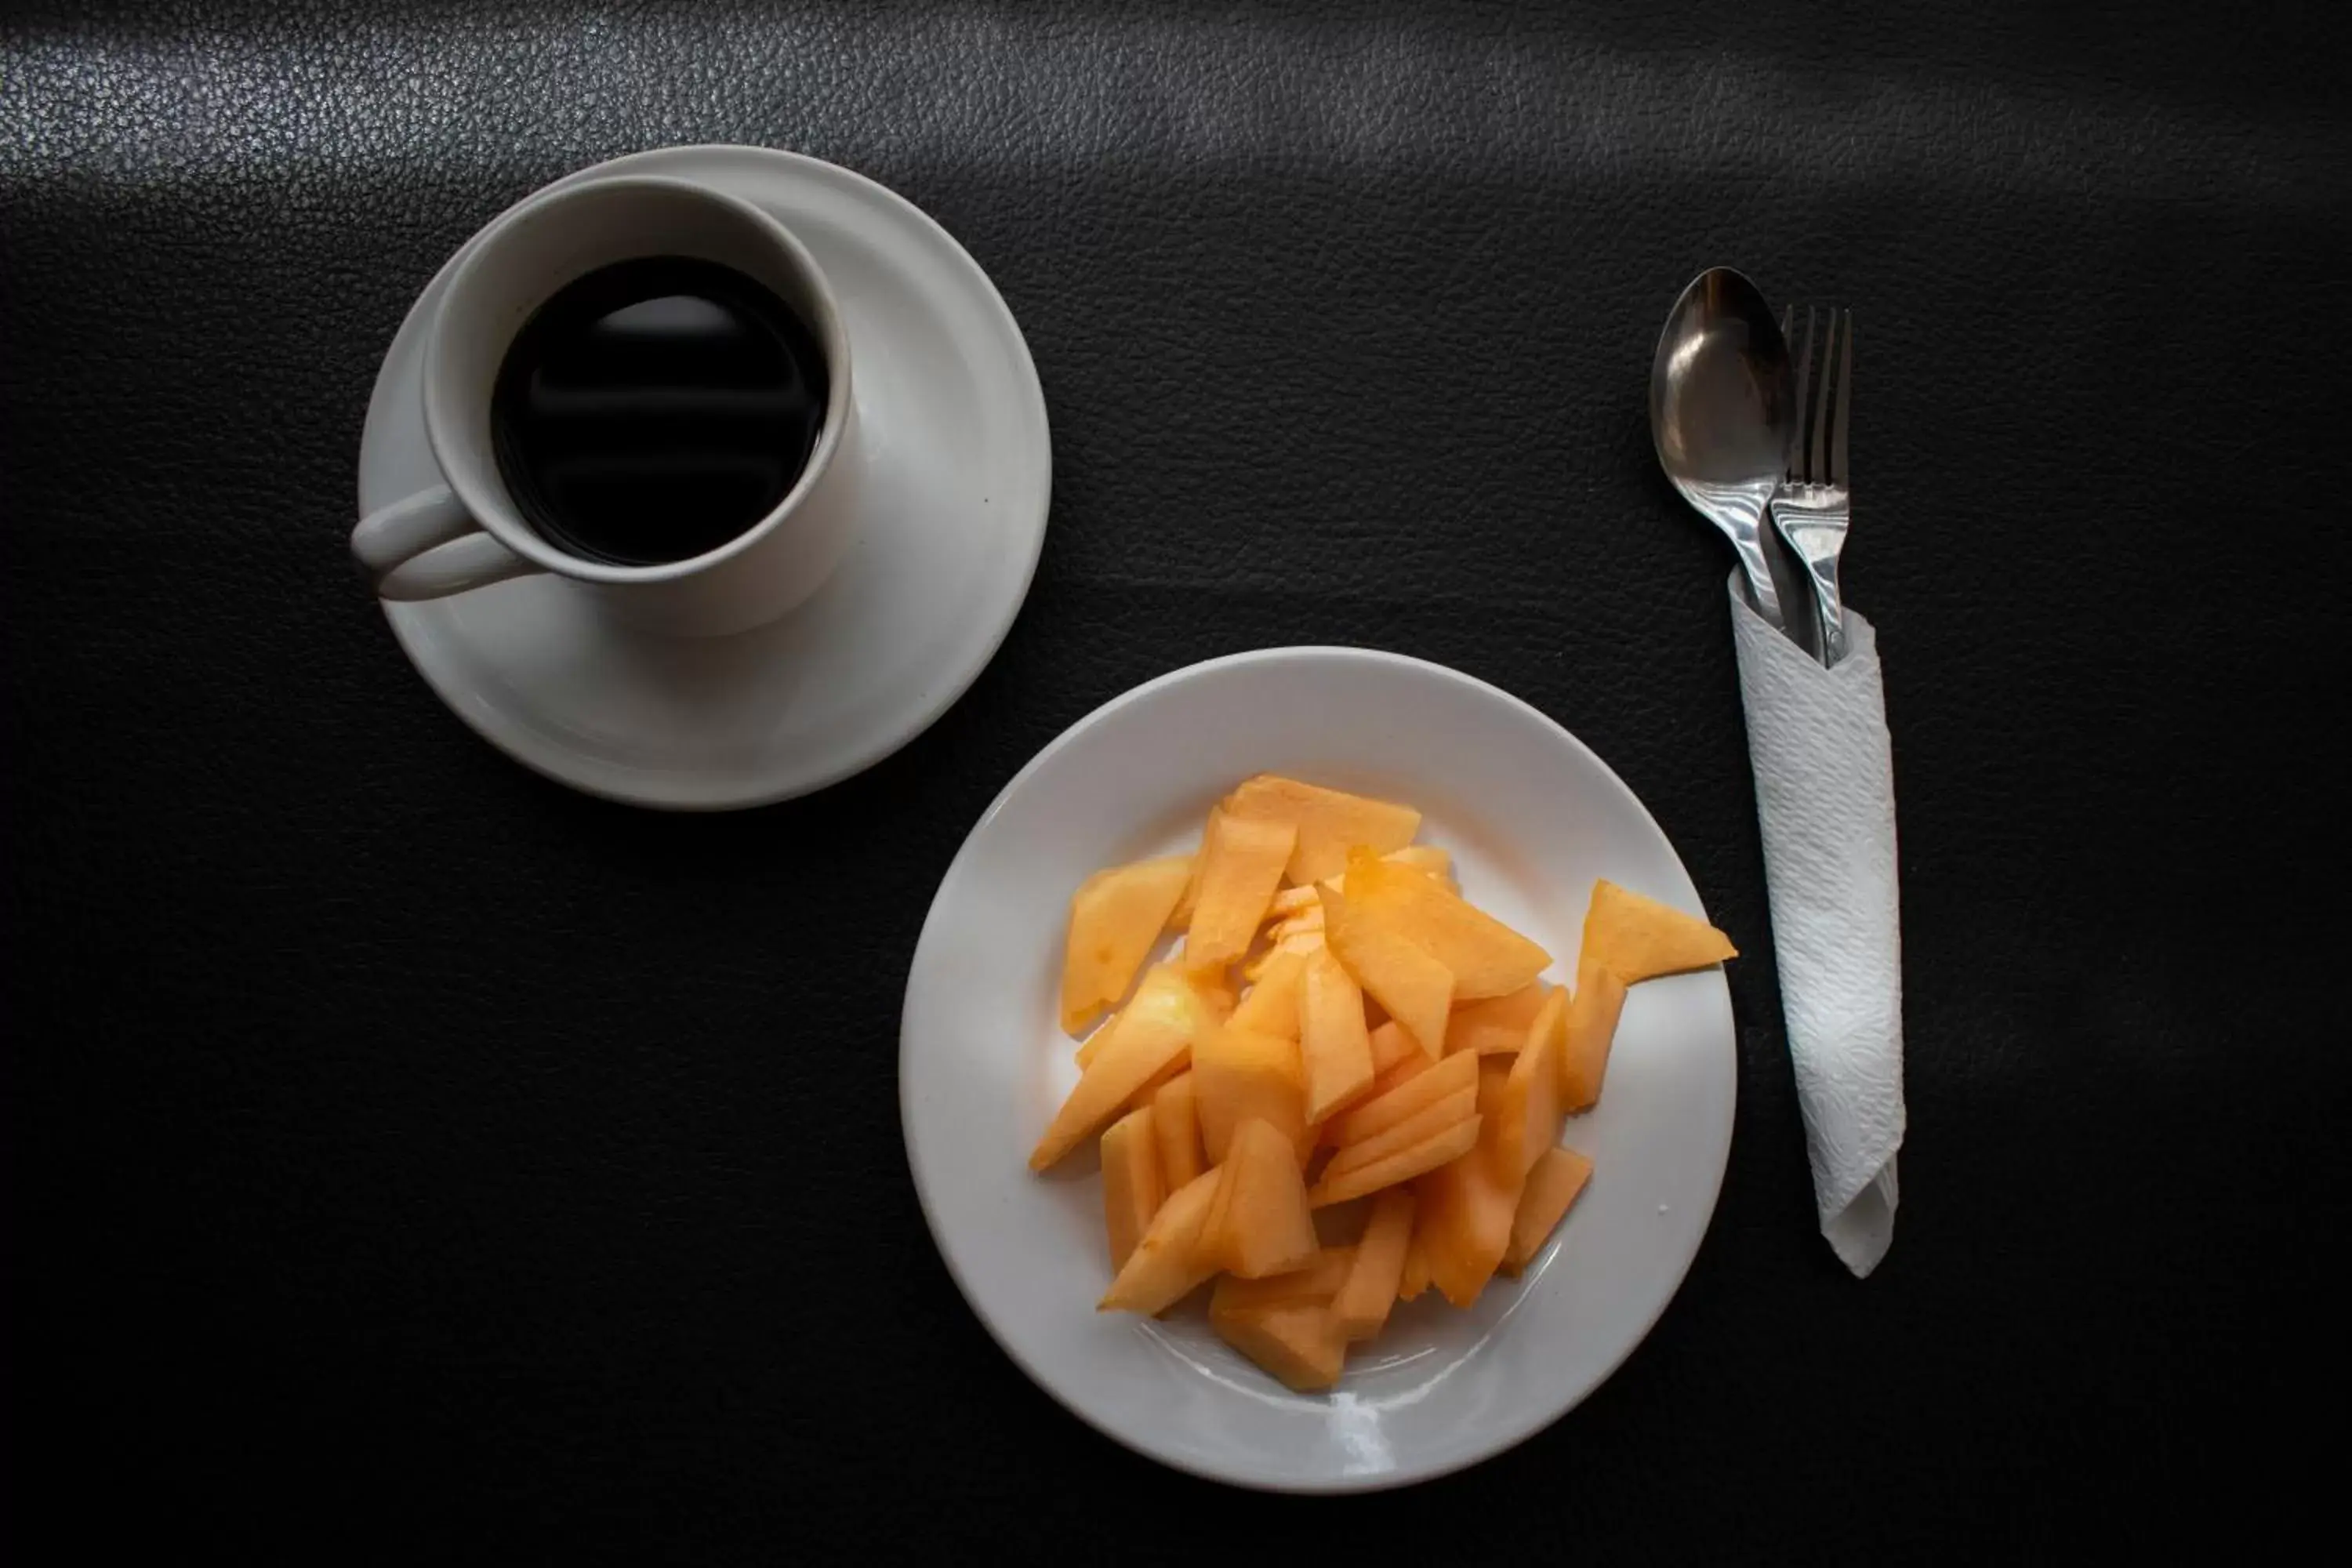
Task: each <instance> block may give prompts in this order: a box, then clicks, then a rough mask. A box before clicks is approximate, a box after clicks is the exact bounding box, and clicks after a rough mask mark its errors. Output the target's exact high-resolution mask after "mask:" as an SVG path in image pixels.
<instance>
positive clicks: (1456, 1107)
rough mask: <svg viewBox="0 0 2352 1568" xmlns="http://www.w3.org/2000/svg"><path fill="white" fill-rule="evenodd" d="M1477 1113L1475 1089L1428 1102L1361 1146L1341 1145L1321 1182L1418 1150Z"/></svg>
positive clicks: (1355, 1144)
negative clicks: (1414, 1149)
mask: <svg viewBox="0 0 2352 1568" xmlns="http://www.w3.org/2000/svg"><path fill="white" fill-rule="evenodd" d="M1477 1113H1478V1090H1477V1089H1476V1087H1475V1085H1465V1086H1464V1087H1463V1088H1462V1089H1458V1090H1456V1091H1455V1092H1454V1093H1452V1094H1448V1095H1444V1096H1442V1097H1441V1098H1439V1099H1437V1100H1432V1101H1430V1102H1429V1103H1428V1104H1427V1105H1424V1106H1423V1107H1422V1108H1421V1109H1420V1110H1416V1111H1414V1112H1413V1113H1412V1115H1410V1116H1408V1117H1406V1118H1405V1119H1404V1120H1403V1121H1399V1122H1395V1123H1393V1124H1392V1125H1391V1126H1388V1127H1384V1128H1382V1129H1381V1131H1378V1132H1375V1133H1373V1134H1372V1135H1371V1136H1370V1137H1369V1138H1366V1139H1365V1140H1364V1141H1363V1142H1360V1143H1346V1144H1342V1145H1340V1147H1339V1150H1338V1152H1335V1153H1334V1154H1333V1155H1332V1156H1331V1163H1329V1164H1328V1165H1326V1166H1324V1167H1323V1180H1324V1181H1327V1182H1336V1181H1338V1180H1339V1179H1340V1178H1341V1177H1343V1176H1348V1175H1351V1174H1353V1173H1355V1172H1357V1171H1360V1170H1362V1169H1363V1168H1364V1167H1365V1166H1367V1165H1372V1164H1377V1163H1380V1162H1381V1161H1382V1160H1385V1159H1387V1158H1388V1157H1389V1156H1390V1155H1391V1154H1396V1153H1401V1152H1403V1151H1405V1150H1407V1149H1412V1148H1415V1147H1418V1146H1419V1145H1420V1144H1422V1143H1424V1142H1428V1141H1429V1140H1430V1139H1432V1138H1434V1137H1436V1136H1437V1135H1438V1134H1439V1133H1441V1132H1443V1131H1445V1130H1446V1129H1447V1128H1449V1127H1451V1126H1453V1125H1454V1123H1455V1122H1457V1121H1468V1120H1469V1119H1470V1118H1471V1117H1473V1116H1475V1115H1476V1114H1477Z"/></svg>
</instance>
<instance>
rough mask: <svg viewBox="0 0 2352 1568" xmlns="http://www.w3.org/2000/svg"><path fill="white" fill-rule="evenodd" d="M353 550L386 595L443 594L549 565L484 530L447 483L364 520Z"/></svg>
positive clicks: (381, 595) (355, 534)
mask: <svg viewBox="0 0 2352 1568" xmlns="http://www.w3.org/2000/svg"><path fill="white" fill-rule="evenodd" d="M352 554H354V555H356V556H358V557H359V558H360V564H361V565H362V566H364V567H366V568H367V569H368V574H369V575H370V576H372V577H373V578H374V579H375V591H376V595H377V596H378V597H379V598H385V599H400V600H406V599H438V598H442V597H445V596H446V595H450V594H462V593H464V592H466V590H467V589H468V588H484V587H488V585H489V584H492V583H503V582H505V581H506V580H507V579H508V578H509V577H520V576H523V575H526V574H530V573H533V572H544V571H546V570H547V568H546V567H544V566H541V565H540V564H538V563H536V562H531V561H526V560H524V559H523V558H522V557H521V556H520V555H517V554H516V553H515V552H513V551H511V550H509V549H508V548H507V547H506V546H505V545H503V544H500V543H499V542H498V541H497V540H495V539H492V538H491V537H490V536H489V535H488V534H487V533H484V532H483V531H482V529H481V525H480V524H479V523H478V522H476V521H474V520H473V518H472V516H471V515H470V514H468V513H467V510H466V506H465V503H464V502H463V501H460V500H458V499H457V497H456V496H455V495H453V494H451V493H450V490H449V487H448V486H446V485H435V486H434V487H433V488H432V489H425V490H419V491H417V492H416V493H415V495H413V496H409V497H407V498H406V499H404V500H396V501H394V502H393V503H392V504H391V505H390V506H387V507H382V508H379V509H378V510H374V511H372V512H370V513H368V514H367V516H365V517H363V518H362V519H360V521H359V526H358V527H357V528H354V529H352Z"/></svg>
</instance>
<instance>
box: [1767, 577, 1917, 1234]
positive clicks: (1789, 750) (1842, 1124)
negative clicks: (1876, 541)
mask: <svg viewBox="0 0 2352 1568" xmlns="http://www.w3.org/2000/svg"><path fill="white" fill-rule="evenodd" d="M1845 621H1846V636H1847V639H1848V645H1849V646H1848V648H1847V652H1846V656H1845V658H1843V659H1841V660H1840V661H1839V662H1838V665H1837V668H1834V669H1823V668H1822V667H1821V666H1820V665H1819V664H1818V663H1816V662H1815V661H1814V660H1813V659H1812V658H1811V656H1810V655H1808V654H1807V653H1806V652H1805V651H1804V650H1803V649H1802V648H1800V647H1798V646H1797V645H1796V644H1794V643H1792V642H1790V640H1789V639H1788V638H1787V637H1783V636H1782V635H1781V634H1780V633H1779V632H1777V631H1775V630H1773V629H1772V627H1771V626H1769V625H1768V624H1767V623H1766V622H1765V620H1764V617H1763V616H1759V615H1758V614H1757V613H1756V611H1755V610H1754V609H1753V608H1751V607H1750V606H1749V605H1748V602H1747V601H1746V600H1745V599H1744V598H1743V597H1742V596H1741V595H1740V592H1739V580H1738V574H1733V578H1732V584H1731V625H1732V636H1733V639H1734V641H1735V642H1736V644H1737V645H1738V649H1739V692H1740V698H1741V700H1742V701H1744V702H1745V703H1746V704H1747V709H1748V762H1749V764H1750V765H1751V766H1752V767H1753V768H1754V769H1755V773H1756V817H1757V822H1758V824H1759V826H1761V827H1762V829H1763V834H1764V879H1765V882H1766V885H1767V887H1768V888H1769V891H1770V893H1771V898H1772V942H1773V946H1774V947H1775V948H1776V949H1777V950H1778V951H1779V953H1780V1006H1781V1012H1782V1016H1784V1018H1785V1020H1786V1021H1787V1024H1788V1026H1789V1055H1790V1057H1791V1058H1794V1060H1795V1062H1796V1067H1797V1100H1798V1103H1799V1105H1800V1106H1801V1108H1802V1110H1803V1111H1804V1117H1805V1148H1806V1152H1807V1154H1808V1155H1809V1157H1810V1158H1811V1162H1812V1166H1813V1202H1814V1205H1815V1206H1816V1207H1817V1208H1818V1209H1819V1211H1820V1214H1821V1222H1822V1236H1824V1237H1827V1238H1828V1240H1829V1244H1830V1247H1832V1249H1833V1250H1834V1251H1835V1252H1836V1253H1837V1255H1838V1257H1839V1258H1841V1259H1843V1261H1844V1263H1845V1266H1846V1267H1847V1268H1851V1269H1853V1271H1854V1273H1855V1274H1856V1275H1858V1276H1859V1275H1867V1274H1868V1273H1869V1272H1870V1271H1871V1270H1872V1269H1874V1268H1877V1267H1878V1260H1879V1259H1880V1258H1884V1257H1885V1256H1886V1247H1887V1244H1888V1243H1889V1242H1891V1241H1893V1240H1894V1239H1895V1197H1896V1193H1895V1151H1896V1150H1897V1149H1899V1148H1901V1147H1902V1146H1903V1127H1904V1118H1903V962H1902V961H1903V944H1902V924H1901V922H1902V910H1901V907H1900V904H1899V902H1898V900H1897V898H1896V894H1895V768H1894V763H1893V762H1892V760H1891V759H1890V757H1889V755H1888V750H1887V740H1886V690H1885V686H1884V685H1883V684H1882V682H1881V681H1880V679H1879V673H1878V638H1877V635H1876V634H1875V633H1874V632H1873V631H1872V630H1871V626H1870V623H1869V622H1868V621H1865V620H1864V619H1863V618H1862V617H1861V616H1858V615H1855V614H1854V613H1853V611H1851V610H1849V611H1847V612H1846V616H1845Z"/></svg>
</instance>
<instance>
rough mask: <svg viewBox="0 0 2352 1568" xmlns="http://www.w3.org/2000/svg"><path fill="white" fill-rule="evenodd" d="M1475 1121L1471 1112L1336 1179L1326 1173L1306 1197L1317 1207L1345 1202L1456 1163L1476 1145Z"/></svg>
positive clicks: (1476, 1129) (1476, 1124)
mask: <svg viewBox="0 0 2352 1568" xmlns="http://www.w3.org/2000/svg"><path fill="white" fill-rule="evenodd" d="M1478 1121H1479V1119H1478V1118H1477V1117H1475V1116H1473V1117H1471V1118H1470V1119H1469V1120H1468V1121H1457V1122H1455V1123H1454V1125H1453V1126H1451V1127H1449V1128H1447V1129H1446V1130H1445V1131H1443V1132H1440V1133H1439V1134H1437V1136H1435V1137H1434V1138H1428V1139H1424V1140H1423V1141H1422V1142H1419V1143H1416V1144H1414V1145H1413V1146H1412V1148H1410V1149H1405V1150H1402V1151H1400V1152H1397V1153H1394V1154H1391V1155H1390V1156H1389V1157H1388V1158H1387V1159H1385V1160H1381V1161H1377V1162H1375V1163H1372V1164H1370V1165H1363V1166H1360V1167H1358V1168H1357V1169H1355V1170H1352V1171H1349V1173H1347V1174H1345V1175H1343V1176H1340V1177H1339V1178H1338V1179H1336V1180H1334V1179H1331V1178H1328V1177H1327V1178H1325V1179H1324V1180H1322V1181H1320V1182H1318V1183H1316V1184H1315V1189H1314V1191H1312V1192H1310V1193H1308V1194H1307V1202H1308V1203H1309V1204H1311V1205H1314V1206H1315V1207H1317V1208H1328V1206H1330V1205H1333V1204H1344V1203H1346V1202H1347V1201H1348V1200H1349V1199H1350V1198H1360V1197H1362V1196H1363V1195H1364V1194H1366V1193H1377V1192H1379V1191H1380V1190H1381V1188H1382V1187H1392V1186H1395V1185H1396V1184H1398V1183H1399V1182H1409V1181H1412V1179H1413V1178H1414V1177H1415V1176H1419V1175H1421V1174H1423V1173H1425V1172H1429V1171H1433V1170H1439V1169H1443V1168H1444V1167H1445V1166H1446V1165H1447V1164H1449V1163H1457V1162H1459V1161H1460V1160H1461V1158H1462V1157H1463V1156H1464V1155H1465V1154H1467V1153H1469V1152H1472V1151H1473V1150H1474V1149H1475V1148H1476V1146H1477V1143H1478Z"/></svg>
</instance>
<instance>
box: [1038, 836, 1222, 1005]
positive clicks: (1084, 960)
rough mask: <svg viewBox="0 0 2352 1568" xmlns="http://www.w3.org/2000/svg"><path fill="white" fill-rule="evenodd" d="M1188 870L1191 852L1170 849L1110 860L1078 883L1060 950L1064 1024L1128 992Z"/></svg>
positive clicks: (1180, 891)
mask: <svg viewBox="0 0 2352 1568" xmlns="http://www.w3.org/2000/svg"><path fill="white" fill-rule="evenodd" d="M1191 876H1192V857H1191V856H1190V855H1174V856H1171V857H1169V858H1167V859H1164V860H1139V861H1137V862H1136V863H1135V864H1134V865H1131V866H1115V867H1112V868H1110V869H1109V870H1107V871H1097V872H1096V873H1095V874H1094V875H1093V876H1091V877H1089V878H1087V879H1086V880H1085V881H1084V882H1081V883H1080V884H1078V890H1077V891H1076V893H1074V894H1072V895H1071V896H1070V931H1069V937H1068V940H1067V941H1066V942H1065V943H1064V944H1063V950H1062V1027H1063V1029H1064V1030H1066V1032H1068V1033H1070V1034H1072V1035H1075V1034H1076V1033H1078V1032H1079V1031H1080V1030H1081V1029H1083V1028H1085V1027H1086V1025H1087V1020H1088V1019H1090V1018H1092V1017H1093V1016H1095V1015H1096V1014H1097V1013H1099V1012H1101V1011H1102V1010H1103V1009H1104V1008H1105V1007H1109V1006H1115V1005H1117V1004H1118V1000H1119V998H1120V997H1122V996H1125V995H1126V994H1127V988H1128V987H1129V986H1130V985H1132V984H1135V975H1136V972H1137V971H1138V970H1139V969H1141V968H1142V967H1143V961H1144V960H1145V959H1147V958H1149V957H1150V956H1151V949H1152V946H1153V945H1154V944H1155V943H1156V942H1159V940H1160V931H1161V929H1162V928H1163V927H1165V926H1166V925H1167V923H1168V916H1169V912H1170V911H1171V910H1173V909H1174V908H1175V907H1176V900H1177V899H1178V898H1179V897H1180V896H1181V895H1182V893H1183V891H1184V884H1185V882H1186V880H1187V879H1190V878H1191Z"/></svg>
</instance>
